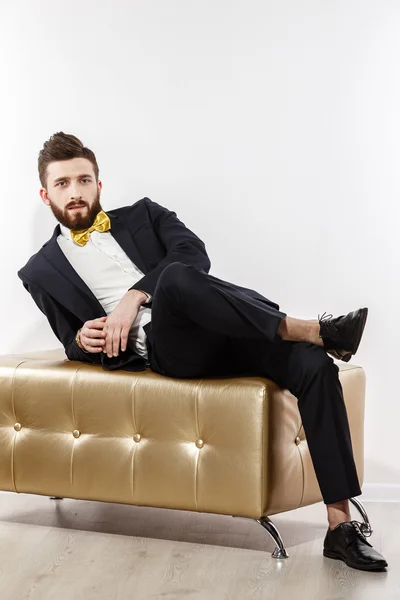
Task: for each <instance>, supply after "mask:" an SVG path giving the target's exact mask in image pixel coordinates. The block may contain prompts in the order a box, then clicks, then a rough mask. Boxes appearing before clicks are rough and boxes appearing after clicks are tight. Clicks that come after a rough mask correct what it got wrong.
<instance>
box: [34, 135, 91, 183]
mask: <svg viewBox="0 0 400 600" xmlns="http://www.w3.org/2000/svg"><path fill="white" fill-rule="evenodd" d="M71 158H87V159H88V160H90V162H91V163H92V165H93V169H94V174H95V176H96V181H98V180H99V167H98V165H97V160H96V157H95V155H94V152H92V151H91V150H89V148H86V146H84V145H83V144H82V142H81V140H79V139H78V138H77V137H75V136H74V135H72V134H70V133H64V132H63V131H59V132H58V133H55V134H54V135H52V136H51V137H50V139H49V140H47V142H45V143H44V144H43V148H42V150H41V151H40V152H39V158H38V170H39V179H40V183H41V184H42V187H44V188H46V187H47V166H48V165H49V164H50V163H51V162H54V161H56V160H70V159H71Z"/></svg>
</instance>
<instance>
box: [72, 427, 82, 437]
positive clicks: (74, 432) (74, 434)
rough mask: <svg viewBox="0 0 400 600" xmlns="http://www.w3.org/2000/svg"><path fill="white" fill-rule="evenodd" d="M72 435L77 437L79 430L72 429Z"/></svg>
mask: <svg viewBox="0 0 400 600" xmlns="http://www.w3.org/2000/svg"><path fill="white" fill-rule="evenodd" d="M72 435H73V436H74V438H78V437H79V436H80V435H81V432H80V431H79V429H74V431H73V432H72Z"/></svg>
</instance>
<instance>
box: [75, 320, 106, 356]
mask: <svg viewBox="0 0 400 600" xmlns="http://www.w3.org/2000/svg"><path fill="white" fill-rule="evenodd" d="M107 318H108V317H99V318H98V319H93V320H92V321H86V322H85V323H84V325H83V327H82V329H81V344H82V346H83V347H84V348H85V350H86V352H91V353H93V354H94V353H96V352H101V351H102V350H103V347H104V344H105V339H104V338H105V336H106V334H105V333H104V325H105V322H106V319H107Z"/></svg>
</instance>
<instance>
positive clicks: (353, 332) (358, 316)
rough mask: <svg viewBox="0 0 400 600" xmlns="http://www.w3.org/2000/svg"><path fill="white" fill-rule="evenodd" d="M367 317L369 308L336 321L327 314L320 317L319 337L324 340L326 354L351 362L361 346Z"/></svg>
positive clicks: (356, 311) (338, 318)
mask: <svg viewBox="0 0 400 600" xmlns="http://www.w3.org/2000/svg"><path fill="white" fill-rule="evenodd" d="M367 316H368V308H360V309H359V310H355V311H353V312H351V313H349V314H348V315H343V316H342V317H336V318H335V319H334V318H332V317H333V316H332V315H327V314H326V313H324V314H323V315H322V317H320V316H319V315H318V321H319V325H320V333H319V337H320V338H322V341H323V343H324V348H325V350H326V352H328V353H329V354H332V356H334V357H335V358H337V359H339V360H343V361H344V362H349V360H350V359H351V357H352V356H353V354H355V353H356V352H357V350H358V347H359V345H360V342H361V338H362V334H363V332H364V328H365V323H366V321H367Z"/></svg>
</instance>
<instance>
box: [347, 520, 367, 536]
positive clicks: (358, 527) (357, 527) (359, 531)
mask: <svg viewBox="0 0 400 600" xmlns="http://www.w3.org/2000/svg"><path fill="white" fill-rule="evenodd" d="M350 523H351V524H352V525H353V527H354V529H355V530H356V533H357V534H358V535H360V536H361V538H362V539H363V540H365V539H366V538H367V537H370V535H371V533H372V532H371V531H369V532H368V533H364V532H363V531H362V529H361V527H362V526H363V523H360V522H359V521H350Z"/></svg>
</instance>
